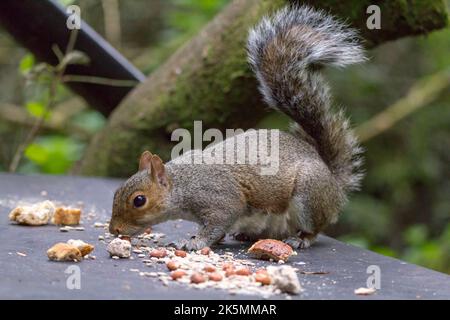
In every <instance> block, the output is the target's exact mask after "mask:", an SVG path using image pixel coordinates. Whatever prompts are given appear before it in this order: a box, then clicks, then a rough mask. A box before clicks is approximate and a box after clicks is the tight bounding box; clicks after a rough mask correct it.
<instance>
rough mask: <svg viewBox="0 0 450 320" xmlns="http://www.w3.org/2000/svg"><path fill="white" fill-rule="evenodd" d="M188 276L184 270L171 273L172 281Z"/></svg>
mask: <svg viewBox="0 0 450 320" xmlns="http://www.w3.org/2000/svg"><path fill="white" fill-rule="evenodd" d="M185 275H186V272H185V271H183V270H176V271H172V272H171V273H170V276H171V277H172V280H177V279H179V278H181V277H184V276H185Z"/></svg>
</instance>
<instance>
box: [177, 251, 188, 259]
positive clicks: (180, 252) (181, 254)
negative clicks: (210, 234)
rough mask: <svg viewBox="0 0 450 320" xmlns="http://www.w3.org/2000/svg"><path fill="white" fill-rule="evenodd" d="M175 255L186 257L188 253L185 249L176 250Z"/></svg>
mask: <svg viewBox="0 0 450 320" xmlns="http://www.w3.org/2000/svg"><path fill="white" fill-rule="evenodd" d="M175 255H176V256H177V257H181V258H184V257H186V255H187V253H186V251H183V250H175Z"/></svg>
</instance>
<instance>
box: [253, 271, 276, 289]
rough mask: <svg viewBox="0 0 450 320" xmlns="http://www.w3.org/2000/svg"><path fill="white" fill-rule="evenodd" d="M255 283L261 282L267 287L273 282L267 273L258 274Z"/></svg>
mask: <svg viewBox="0 0 450 320" xmlns="http://www.w3.org/2000/svg"><path fill="white" fill-rule="evenodd" d="M255 281H256V282H260V283H261V284H262V285H265V286H267V285H269V284H270V283H271V282H272V280H271V279H270V277H269V274H267V272H265V273H264V272H259V273H256V275H255Z"/></svg>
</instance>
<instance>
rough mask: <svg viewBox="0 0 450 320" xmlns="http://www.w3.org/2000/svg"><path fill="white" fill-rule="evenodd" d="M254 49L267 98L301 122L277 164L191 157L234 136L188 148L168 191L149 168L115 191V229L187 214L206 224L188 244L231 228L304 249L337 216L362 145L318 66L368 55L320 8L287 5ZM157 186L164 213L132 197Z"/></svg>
mask: <svg viewBox="0 0 450 320" xmlns="http://www.w3.org/2000/svg"><path fill="white" fill-rule="evenodd" d="M248 53H249V61H250V64H251V65H252V67H253V69H254V70H255V73H256V76H257V78H258V80H259V81H260V85H261V86H260V88H261V92H262V93H263V95H264V98H265V100H266V101H267V103H268V104H269V105H270V106H271V107H273V108H274V109H277V110H280V111H281V112H284V113H286V114H287V115H288V116H290V117H291V118H292V119H293V120H294V121H295V122H296V127H295V129H294V130H293V132H280V134H279V170H278V171H277V172H276V173H275V174H273V175H262V174H260V170H259V169H260V168H261V166H260V165H258V164H249V163H245V164H194V163H192V161H191V160H192V159H194V158H197V157H201V156H202V155H203V154H205V153H206V152H211V151H214V154H217V155H221V154H222V153H223V152H224V150H225V149H226V146H227V145H228V144H229V143H230V141H231V139H234V138H229V139H227V140H225V141H223V142H221V143H218V144H215V145H213V146H211V147H208V148H207V149H205V150H204V151H201V150H194V151H192V152H188V153H185V154H183V155H182V156H180V157H178V158H176V159H174V160H172V161H170V162H168V163H167V164H166V165H165V175H166V176H167V179H168V181H170V184H169V186H168V187H166V186H163V185H158V181H157V180H155V179H154V178H151V176H152V175H151V172H150V171H149V170H141V171H140V172H138V173H136V174H135V175H134V176H133V177H131V178H130V179H129V180H128V181H127V182H125V184H124V185H123V186H122V187H121V188H120V189H119V190H117V192H116V196H115V201H114V206H113V216H112V219H111V223H110V231H111V232H112V233H118V232H122V233H125V234H127V233H137V232H138V231H139V230H142V229H143V228H145V227H146V226H148V225H152V224H156V223H159V222H162V221H165V220H169V219H176V218H183V219H188V220H192V221H194V222H197V223H198V224H199V225H200V230H199V232H198V234H197V235H196V236H195V237H193V238H192V239H190V240H187V239H185V240H183V241H182V242H181V243H180V244H179V246H180V247H185V248H187V249H189V250H191V249H200V248H202V247H204V246H209V245H211V244H213V243H215V242H217V241H219V240H220V239H221V238H222V237H223V236H224V235H225V234H226V233H229V232H231V233H241V234H245V235H247V236H248V237H249V238H252V239H258V238H277V239H287V240H288V241H289V243H291V244H296V245H297V246H299V247H302V248H303V247H307V246H309V245H310V244H311V243H312V242H313V241H314V239H315V237H316V235H317V234H318V233H319V232H320V231H322V230H323V229H324V228H325V227H326V226H327V225H329V224H330V223H334V222H336V221H337V218H338V214H339V212H340V210H341V209H342V207H343V205H344V204H345V203H346V201H347V193H348V192H349V191H351V190H354V189H356V188H357V187H358V185H359V181H360V179H361V173H359V172H357V169H358V168H359V165H360V163H361V160H360V159H359V153H360V152H361V149H360V148H359V147H358V144H357V141H356V138H355V137H354V135H353V133H352V132H351V130H350V129H349V128H348V122H347V120H346V119H345V118H344V116H343V114H342V112H338V113H332V111H331V110H330V98H329V93H328V87H327V85H326V84H325V83H324V81H323V80H322V78H321V75H320V74H319V73H318V71H317V68H318V66H320V65H325V64H331V65H335V66H345V65H348V64H351V63H355V62H359V61H362V60H364V56H363V52H362V49H361V47H360V46H359V45H358V44H357V42H356V35H355V33H354V31H352V30H350V29H347V28H346V27H345V26H344V25H343V24H342V23H340V22H338V21H336V20H335V19H333V18H332V17H330V16H328V15H326V14H325V13H323V12H321V11H315V10H313V9H310V8H309V7H296V6H294V7H288V8H285V9H282V10H281V11H279V12H278V13H277V14H275V16H274V17H272V18H264V19H263V20H262V21H261V23H260V24H259V25H258V26H256V27H255V28H254V29H253V30H252V31H250V35H249V40H248ZM250 134H251V133H249V132H245V133H242V134H241V135H244V137H247V136H250ZM241 135H240V136H239V137H242V136H241ZM246 141H247V140H246ZM241 147H242V146H239V147H238V146H237V145H235V146H234V149H233V150H232V151H233V155H234V156H235V157H236V156H237V155H241V154H242V153H245V154H247V153H246V150H241V149H239V148H241ZM247 147H248V144H247V142H246V144H245V146H244V148H245V149H247ZM227 151H229V149H228V150H227ZM257 156H258V159H259V158H260V156H261V155H259V154H258V155H257ZM149 190H156V191H154V192H158V194H159V195H160V196H158V200H157V201H156V200H155V201H156V202H157V204H158V205H157V208H158V210H154V209H153V208H155V206H154V205H153V204H151V205H150V204H149V205H148V208H144V209H137V208H133V207H132V199H131V198H130V197H132V195H133V194H139V193H140V192H142V193H144V194H149V195H150V196H151V194H154V193H149ZM146 192H147V193H146ZM136 217H138V218H136Z"/></svg>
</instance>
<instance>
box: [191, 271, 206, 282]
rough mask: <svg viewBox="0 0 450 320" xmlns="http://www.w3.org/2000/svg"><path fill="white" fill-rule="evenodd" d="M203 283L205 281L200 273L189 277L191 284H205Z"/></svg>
mask: <svg viewBox="0 0 450 320" xmlns="http://www.w3.org/2000/svg"><path fill="white" fill-rule="evenodd" d="M205 281H206V279H205V277H204V276H203V275H202V274H201V273H194V274H193V275H192V276H191V282H192V283H202V282H205Z"/></svg>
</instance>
